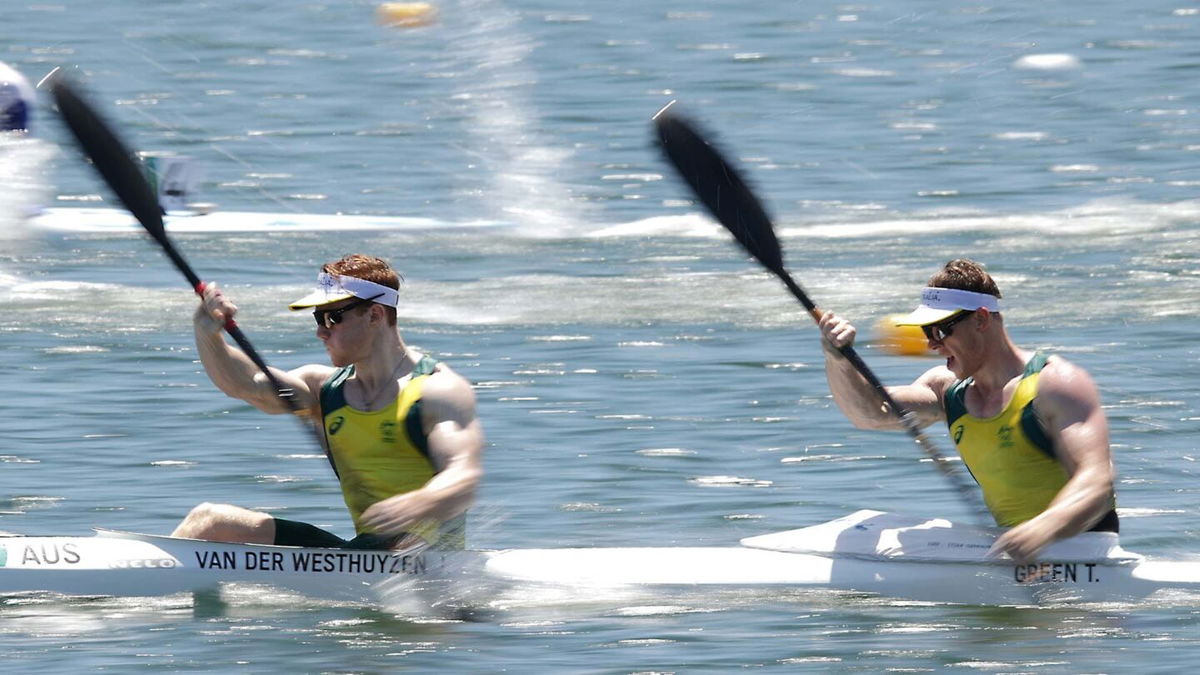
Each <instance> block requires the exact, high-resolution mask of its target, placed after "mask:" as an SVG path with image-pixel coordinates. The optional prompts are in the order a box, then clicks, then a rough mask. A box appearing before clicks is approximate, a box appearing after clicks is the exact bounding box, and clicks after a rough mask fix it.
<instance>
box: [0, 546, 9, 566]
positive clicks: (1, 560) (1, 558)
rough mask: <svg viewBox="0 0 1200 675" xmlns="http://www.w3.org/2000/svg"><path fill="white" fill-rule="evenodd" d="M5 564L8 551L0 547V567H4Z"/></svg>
mask: <svg viewBox="0 0 1200 675" xmlns="http://www.w3.org/2000/svg"><path fill="white" fill-rule="evenodd" d="M6 564H8V549H7V548H5V547H4V546H0V567H4V566H5V565H6Z"/></svg>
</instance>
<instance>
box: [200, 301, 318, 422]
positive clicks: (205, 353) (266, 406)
mask: <svg viewBox="0 0 1200 675" xmlns="http://www.w3.org/2000/svg"><path fill="white" fill-rule="evenodd" d="M236 313H237V306H236V305H234V304H233V303H232V302H230V301H229V299H228V298H226V297H225V295H224V294H223V293H221V291H220V290H219V289H218V288H217V286H216V284H209V285H208V286H207V287H206V288H205V290H204V295H203V296H202V297H201V300H200V306H199V307H197V308H196V313H195V315H194V317H193V327H194V329H195V333H196V351H197V353H198V354H199V355H200V362H201V363H202V364H204V371H205V372H206V373H208V377H209V379H210V380H212V382H213V384H215V385H216V386H217V388H218V389H220V390H221V391H222V392H224V393H225V395H227V396H230V397H232V398H237V399H241V400H243V401H246V402H247V403H249V404H250V405H253V406H254V407H255V408H258V409H259V410H262V411H263V412H267V413H273V414H277V413H286V412H291V409H290V408H289V407H288V405H287V404H286V403H285V402H284V401H283V399H281V398H280V397H279V393H278V392H277V391H276V390H275V387H274V386H273V385H272V384H271V382H270V380H268V379H267V376H266V375H264V374H263V373H262V371H260V370H259V369H258V366H256V365H254V362H253V361H251V360H250V357H248V356H246V354H245V353H243V352H242V350H240V349H237V348H236V347H234V346H233V345H230V344H229V343H228V342H226V341H225V334H224V332H223V331H222V327H223V326H224V324H225V321H226V320H227V319H229V318H232V317H233V316H234V315H235V314H236ZM331 370H332V369H331V368H329V367H328V366H320V365H310V366H304V367H302V368H299V369H296V370H293V371H282V370H279V369H277V368H271V374H272V375H274V376H275V378H276V379H277V380H278V381H279V382H280V384H282V385H283V386H284V387H288V388H290V389H292V391H293V392H294V393H293V398H294V399H295V400H296V402H297V403H298V404H299V405H300V408H301V409H303V410H306V411H309V412H310V413H312V412H316V405H317V401H316V397H315V396H313V393H312V392H314V391H317V387H319V383H320V382H321V381H322V380H323V379H324V378H325V377H326V376H328V374H329V372H330V371H331ZM314 384H316V386H314Z"/></svg>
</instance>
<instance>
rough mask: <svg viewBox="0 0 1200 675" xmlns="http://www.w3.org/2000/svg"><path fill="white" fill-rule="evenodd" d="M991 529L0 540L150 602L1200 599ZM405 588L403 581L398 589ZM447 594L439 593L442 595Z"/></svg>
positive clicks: (1112, 548) (34, 562) (29, 565)
mask: <svg viewBox="0 0 1200 675" xmlns="http://www.w3.org/2000/svg"><path fill="white" fill-rule="evenodd" d="M994 536H995V533H994V532H992V531H988V530H980V529H976V528H971V527H964V526H960V525H955V524H953V523H950V522H948V521H944V520H936V519H935V520H920V519H911V518H904V517H900V516H893V515H890V514H885V513H881V512H878V511H859V512H856V513H853V514H850V515H849V516H846V517H844V518H839V519H837V520H833V521H830V522H828V523H823V524H820V525H814V526H812V527H807V528H802V529H799V530H792V531H788V532H781V533H776V534H769V535H763V536H759V537H750V538H747V539H744V540H743V541H742V545H741V546H732V547H642V548H557V549H514V550H507V551H488V552H479V551H461V552H442V551H432V550H410V551H395V552H393V551H350V550H344V549H313V548H298V547H288V546H264V545H254V544H222V543H216V542H206V541H197V540H192V539H180V538H174V537H165V536H156V535H141V534H132V533H124V532H113V531H105V530H101V531H98V533H97V535H96V536H94V537H18V536H14V537H0V595H4V594H11V593H25V592H36V591H49V592H54V593H62V594H66V595H83V596H108V595H117V596H152V595H166V594H172V593H180V592H187V591H204V590H209V589H216V588H218V587H220V586H221V585H223V584H230V583H232V584H260V585H266V586H272V587H275V588H283V589H287V590H291V591H294V592H297V593H301V594H304V595H308V596H312V597H318V598H331V599H338V600H351V601H362V602H378V601H379V600H380V599H381V597H380V594H381V591H386V592H387V593H388V594H389V595H390V596H391V597H394V592H395V590H396V589H397V588H402V589H411V588H420V587H421V586H422V585H423V583H422V582H425V581H430V582H434V583H432V584H430V585H429V586H428V587H429V588H432V589H435V592H442V591H448V590H450V589H449V588H447V586H446V585H445V583H443V582H447V581H448V582H451V583H455V580H462V579H466V580H467V581H468V582H469V583H471V584H474V585H478V582H481V581H486V582H487V583H488V584H489V585H496V584H499V585H501V586H503V587H507V588H516V589H517V590H520V589H521V588H522V587H525V586H529V585H538V586H553V587H560V588H561V587H567V588H569V589H572V590H574V591H576V592H580V591H582V592H584V593H591V592H593V591H595V590H597V589H630V588H632V589H640V590H650V591H653V590H655V589H689V588H690V589H704V590H707V589H726V588H728V589H740V588H770V589H781V590H783V589H787V590H820V591H851V592H856V593H866V594H875V595H880V596H886V597H892V598H902V599H911V600H919V601H930V602H948V603H957V604H984V605H1028V604H1033V603H1058V602H1124V601H1137V600H1140V599H1144V598H1147V597H1150V596H1154V595H1156V594H1164V593H1166V594H1173V595H1174V596H1175V598H1176V601H1177V602H1183V603H1186V604H1200V561H1197V562H1185V561H1150V560H1146V559H1145V558H1143V557H1142V556H1139V555H1135V554H1131V553H1128V552H1126V551H1124V550H1122V549H1120V547H1119V546H1117V545H1116V537H1115V535H1102V534H1098V533H1097V534H1095V535H1081V536H1080V537H1078V538H1076V539H1073V540H1067V541H1065V542H1059V543H1057V544H1055V545H1054V546H1053V547H1051V548H1048V549H1047V551H1046V555H1045V556H1044V557H1043V558H1042V560H1041V561H1039V562H1036V563H1031V564H1017V563H1015V562H1013V561H1011V560H998V559H994V558H989V557H988V556H987V551H988V549H989V548H990V542H991V541H992V540H993V539H994ZM396 582H400V583H396ZM437 589H440V590H437Z"/></svg>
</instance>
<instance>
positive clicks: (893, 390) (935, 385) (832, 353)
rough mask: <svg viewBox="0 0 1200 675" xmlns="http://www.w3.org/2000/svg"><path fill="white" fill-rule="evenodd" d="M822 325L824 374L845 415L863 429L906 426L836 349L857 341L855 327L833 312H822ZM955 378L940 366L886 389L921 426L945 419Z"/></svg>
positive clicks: (902, 427) (897, 428) (820, 323)
mask: <svg viewBox="0 0 1200 675" xmlns="http://www.w3.org/2000/svg"><path fill="white" fill-rule="evenodd" d="M819 325H820V327H821V334H822V340H821V346H822V349H823V350H824V353H825V377H826V379H827V380H828V381H829V391H830V393H832V394H833V400H834V402H835V403H837V405H838V408H840V409H841V411H842V414H844V415H845V416H846V417H847V419H849V420H850V421H851V422H852V423H853V424H854V426H856V427H858V428H860V429H895V430H902V429H904V425H903V424H902V423H901V422H900V418H899V417H898V416H897V415H896V414H895V413H894V412H892V411H891V410H888V409H887V407H886V406H885V405H884V403H883V399H882V398H881V397H880V396H879V392H877V391H875V389H874V387H872V386H871V385H870V383H869V382H867V380H866V378H864V377H863V376H862V374H861V373H859V372H858V370H857V369H856V368H855V367H854V365H853V364H852V363H850V361H849V360H847V359H846V358H845V357H844V356H842V355H841V353H840V352H839V351H838V350H837V348H838V347H842V346H845V345H853V344H854V338H855V336H856V334H857V331H856V330H855V328H854V326H853V325H851V324H850V323H849V322H848V321H846V320H845V319H843V318H841V317H839V316H837V315H836V314H834V313H832V312H826V313H825V314H824V315H822V317H821V321H820V322H819ZM953 381H954V374H953V373H951V372H950V371H949V370H947V369H946V368H945V367H944V366H939V367H937V368H932V369H930V370H928V371H926V372H925V374H923V375H921V377H919V378H917V379H916V381H914V382H913V383H912V384H910V385H905V386H898V387H888V388H887V391H888V394H890V395H891V397H892V398H893V399H894V400H895V401H896V403H898V404H899V405H901V406H902V407H903V408H904V409H905V410H907V411H909V412H912V413H914V414H915V415H916V416H917V421H918V423H919V424H920V425H921V426H928V425H930V424H932V423H934V422H936V421H938V420H940V419H944V417H945V411H944V410H943V408H942V393H943V392H944V391H945V389H946V387H948V386H949V385H950V383H952V382H953Z"/></svg>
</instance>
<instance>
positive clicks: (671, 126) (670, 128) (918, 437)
mask: <svg viewBox="0 0 1200 675" xmlns="http://www.w3.org/2000/svg"><path fill="white" fill-rule="evenodd" d="M670 108H671V106H670V105H668V106H667V107H666V108H663V109H662V110H660V111H659V112H658V114H657V115H655V117H654V123H655V126H656V128H657V131H658V139H659V143H660V147H661V148H662V150H663V152H664V154H665V155H666V157H667V159H668V160H669V161H670V162H671V165H672V166H674V167H675V169H676V170H677V171H678V172H679V175H680V177H681V178H683V180H684V181H685V182H686V183H687V184H688V186H689V187H691V189H692V191H693V192H694V193H695V195H696V196H697V197H698V198H699V199H700V201H701V203H703V204H704V205H705V207H706V208H708V210H709V211H710V212H711V213H712V215H713V216H714V217H715V218H716V219H717V222H719V223H721V225H723V226H724V227H725V228H726V229H727V230H729V232H730V233H731V234H733V236H734V238H735V239H736V240H737V242H738V243H739V244H740V245H741V246H742V247H743V248H744V249H745V250H746V251H747V252H748V253H750V255H752V256H753V257H754V259H755V260H757V261H758V262H759V263H760V264H761V265H762V266H763V267H765V268H766V269H768V270H770V271H771V272H772V273H774V274H775V275H776V276H777V277H779V279H780V280H781V281H783V283H784V285H785V286H787V289H788V290H789V291H791V293H792V295H793V296H795V297H796V299H797V300H799V301H800V304H802V305H804V308H805V309H806V310H808V313H809V315H810V316H812V318H813V320H814V321H816V322H818V323H819V322H820V320H821V311H820V310H819V309H817V306H816V304H815V303H813V301H812V300H811V299H810V298H809V297H808V294H807V293H805V292H804V289H802V288H801V287H800V285H799V284H797V283H796V280H795V279H793V278H792V275H791V274H789V273H788V271H787V269H786V268H785V267H784V264H783V249H782V247H781V246H780V245H779V240H778V238H777V237H776V236H775V227H774V225H773V224H772V223H771V219H770V217H769V216H767V213H766V211H765V210H764V209H763V207H762V203H761V202H760V201H759V200H758V197H757V196H755V194H754V192H753V191H752V190H751V189H750V187H749V186H748V185H746V183H745V181H743V180H742V178H741V176H740V175H739V174H738V172H737V170H736V169H734V168H733V166H731V165H730V164H729V163H728V162H727V161H726V160H725V158H724V157H722V155H721V153H720V152H719V151H718V150H717V149H716V148H715V147H713V145H712V144H711V143H709V142H708V141H707V140H706V139H705V138H704V137H703V136H702V135H701V134H700V133H698V132H697V131H696V129H695V128H693V127H692V125H691V124H690V123H688V122H687V121H685V120H684V119H683V118H681V117H679V116H677V115H675V114H674V112H673V111H672V110H671V109H670ZM836 349H837V351H838V353H839V354H841V355H842V357H844V358H845V359H846V360H847V361H849V362H850V364H851V365H852V366H853V367H854V369H855V370H856V371H858V373H859V375H861V376H862V378H863V379H864V380H865V381H866V382H867V384H868V385H869V386H870V387H871V388H872V389H873V390H874V391H875V392H876V393H877V394H878V395H879V398H880V399H881V400H882V402H883V404H884V406H885V407H886V408H887V410H888V411H889V412H890V413H891V414H893V415H895V416H896V417H897V418H898V419H899V420H900V423H901V424H902V425H903V427H904V430H905V431H906V432H908V434H909V436H911V437H912V438H913V440H914V441H916V443H917V446H918V447H919V448H920V449H921V451H922V452H924V453H925V455H926V456H928V457H929V458H930V459H931V460H933V463H934V466H936V467H937V468H938V470H939V471H940V472H941V473H942V475H944V476H946V477H947V479H948V480H950V482H951V483H952V484H953V486H954V488H955V490H957V491H958V493H959V494H960V495H961V497H962V499H963V501H964V502H965V503H967V504H968V506H969V507H970V508H971V510H972V511H973V513H974V514H975V515H976V516H977V518H979V520H980V521H981V523H987V522H988V520H989V519H988V517H987V509H986V507H985V506H984V505H983V504H981V503H980V500H979V497H978V493H977V492H976V491H975V490H974V486H973V485H972V484H971V483H970V482H969V481H968V480H967V479H966V478H965V477H964V476H963V474H962V472H961V471H959V470H958V469H956V468H955V467H954V465H952V464H951V463H950V460H949V459H947V458H946V456H945V455H943V454H942V453H941V452H940V451H939V450H938V449H937V447H936V446H934V445H933V443H931V442H930V441H929V439H928V438H927V437H926V436H925V434H924V433H923V432H922V431H921V427H920V425H919V424H918V422H917V419H916V416H915V415H913V414H912V413H911V412H910V411H908V410H906V409H905V408H904V407H903V406H901V405H900V404H899V402H897V401H896V400H895V398H893V397H892V395H891V393H890V392H888V390H887V387H885V386H884V385H883V383H882V382H880V381H879V378H878V377H876V376H875V373H874V372H873V371H872V370H871V369H870V368H869V367H868V366H867V364H866V362H864V361H863V360H862V357H860V356H859V355H858V352H857V351H855V350H854V347H853V346H851V345H844V346H841V347H837V348H836Z"/></svg>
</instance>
